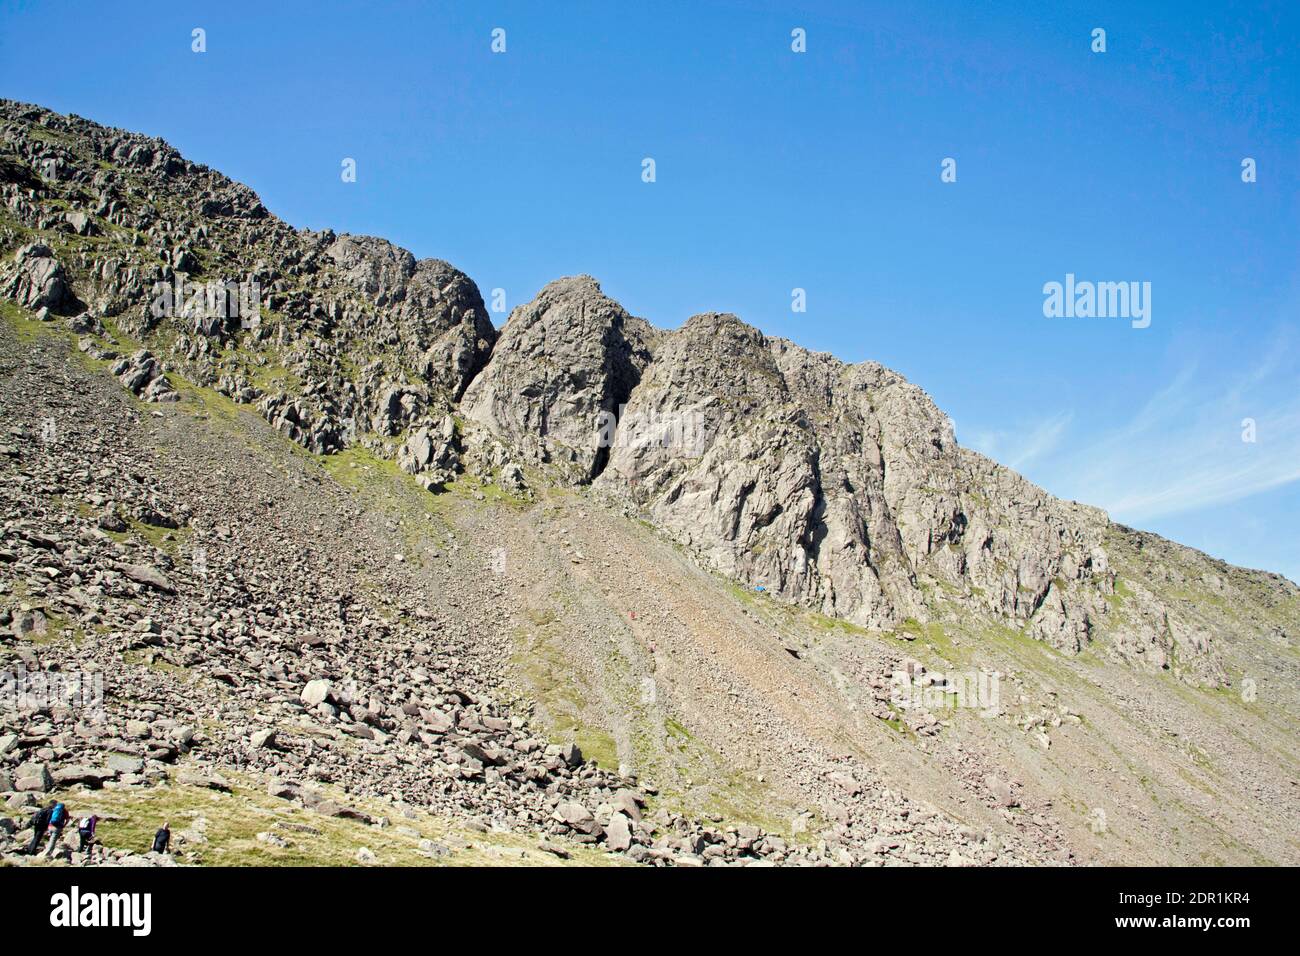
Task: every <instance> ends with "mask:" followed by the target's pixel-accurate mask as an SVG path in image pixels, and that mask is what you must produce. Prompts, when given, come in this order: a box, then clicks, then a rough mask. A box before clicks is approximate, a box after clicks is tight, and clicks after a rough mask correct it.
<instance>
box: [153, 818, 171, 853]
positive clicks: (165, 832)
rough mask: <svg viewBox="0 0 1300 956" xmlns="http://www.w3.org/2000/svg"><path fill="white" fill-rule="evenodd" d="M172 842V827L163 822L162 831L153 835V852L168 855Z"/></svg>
mask: <svg viewBox="0 0 1300 956" xmlns="http://www.w3.org/2000/svg"><path fill="white" fill-rule="evenodd" d="M171 842H172V826H171V824H170V823H167V822H165V821H164V822H163V825H162V829H161V830H159V831H158V832H157V833H155V834H154V835H153V852H155V853H166V852H167V847H168V846H170V845H171Z"/></svg>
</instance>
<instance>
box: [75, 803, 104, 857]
mask: <svg viewBox="0 0 1300 956" xmlns="http://www.w3.org/2000/svg"><path fill="white" fill-rule="evenodd" d="M98 824H99V817H97V816H95V815H94V814H93V813H92V814H91V815H90V816H88V817H86V818H84V819H83V820H82V821H81V823H80V824H78V825H77V836H78V837H80V838H81V845H80V846H79V847H78V849H79V851H80V852H82V853H85V854H86V860H87V862H93V861H94V859H95V827H96V826H97V825H98Z"/></svg>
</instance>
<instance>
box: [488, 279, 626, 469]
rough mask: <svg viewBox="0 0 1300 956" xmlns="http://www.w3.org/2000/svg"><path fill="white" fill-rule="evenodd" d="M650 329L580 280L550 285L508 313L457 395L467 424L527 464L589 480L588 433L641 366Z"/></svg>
mask: <svg viewBox="0 0 1300 956" xmlns="http://www.w3.org/2000/svg"><path fill="white" fill-rule="evenodd" d="M651 339H652V332H651V329H650V327H649V325H648V324H647V323H646V322H644V321H643V320H641V319H636V318H633V317H632V316H630V315H628V314H627V312H625V311H624V310H623V308H622V307H621V306H619V305H618V303H616V302H614V301H612V300H611V299H609V298H607V297H606V296H605V295H604V294H603V293H602V292H601V291H600V286H599V285H598V284H597V283H596V281H595V280H594V279H592V278H591V277H590V276H576V277H573V278H568V279H560V280H558V281H556V282H552V283H551V284H550V285H548V286H546V288H544V289H542V291H541V292H540V293H538V295H537V298H536V299H534V300H533V301H532V302H530V303H528V304H527V305H523V306H520V307H519V308H517V309H515V311H514V312H513V313H511V316H510V320H509V321H508V322H507V323H506V326H505V329H504V330H503V332H502V335H501V339H500V341H499V342H498V343H497V346H496V348H495V350H494V356H495V359H494V361H491V362H490V363H489V364H488V366H487V368H486V369H485V370H484V371H483V373H482V374H481V375H480V376H479V377H478V378H476V379H475V380H474V382H473V383H472V384H471V385H470V387H469V389H468V390H467V391H466V393H465V397H464V400H463V402H462V409H463V411H464V413H465V415H466V416H467V417H468V418H469V419H470V420H471V421H473V422H476V423H478V424H480V425H484V426H486V427H487V428H488V429H489V430H490V431H491V432H492V433H493V434H495V435H498V436H500V437H503V438H505V439H507V440H508V441H509V442H510V443H511V444H512V445H513V446H514V447H515V448H516V449H517V450H518V451H519V452H520V453H521V454H522V455H523V457H524V459H525V460H526V461H528V462H534V463H537V464H542V465H550V466H554V469H553V470H555V471H556V472H557V473H558V474H561V475H563V476H565V477H567V478H568V479H570V480H573V481H579V482H581V481H587V480H589V479H591V478H592V477H594V476H595V475H596V474H598V473H599V471H600V469H601V468H602V467H603V465H604V461H605V458H606V456H607V453H606V450H605V449H603V448H602V447H601V445H600V441H599V437H598V429H599V424H600V420H601V415H602V413H616V412H617V410H618V407H619V406H620V405H621V404H622V403H623V402H625V401H626V400H627V397H628V396H629V395H630V394H631V391H632V389H633V388H634V387H635V385H636V382H637V380H638V379H639V378H640V375H641V370H642V369H643V368H644V367H645V366H646V364H647V363H648V362H649V357H650V343H651Z"/></svg>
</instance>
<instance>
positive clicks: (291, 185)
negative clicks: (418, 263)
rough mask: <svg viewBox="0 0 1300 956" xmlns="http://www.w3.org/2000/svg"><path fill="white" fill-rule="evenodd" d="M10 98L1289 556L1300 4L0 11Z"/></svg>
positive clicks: (1295, 418) (1150, 510) (298, 214)
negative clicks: (1080, 314) (1073, 290)
mask: <svg viewBox="0 0 1300 956" xmlns="http://www.w3.org/2000/svg"><path fill="white" fill-rule="evenodd" d="M1133 7H1140V9H1136V10H1135V9H1131V8H1133ZM195 27H202V28H203V29H205V30H206V31H207V47H208V49H207V52H206V53H203V54H196V53H193V52H192V51H191V48H190V47H191V30H193V29H194V28H195ZM497 27H500V28H503V29H504V30H505V31H506V52H505V53H504V54H493V53H492V52H491V49H490V43H491V32H492V30H493V29H494V28H497ZM796 27H801V28H803V29H804V30H806V32H807V52H806V53H803V54H796V53H794V52H793V51H792V50H791V35H790V34H791V30H792V29H794V28H796ZM1096 27H1101V28H1104V29H1105V30H1106V45H1107V50H1106V52H1105V53H1094V52H1092V50H1091V42H1092V40H1091V31H1092V30H1093V29H1094V28H1096ZM0 95H4V96H8V97H12V98H16V99H20V100H25V101H30V102H35V103H39V104H42V105H44V106H48V107H51V108H53V109H56V110H59V111H62V112H75V113H78V114H81V115H83V116H86V117H88V118H90V119H94V120H96V121H98V122H102V123H107V124H110V125H115V126H122V127H125V128H129V129H133V130H139V131H142V132H145V133H148V134H150V135H157V136H161V137H162V138H164V139H166V140H167V141H168V142H170V143H172V144H173V145H175V146H176V147H177V148H178V149H180V150H181V151H182V152H183V153H184V154H185V155H186V156H188V157H189V158H191V159H193V160H196V161H198V162H203V163H207V164H208V165H210V166H213V167H215V168H217V169H220V170H222V171H223V172H225V173H227V174H228V175H230V176H232V177H233V178H235V179H238V180H241V181H244V182H246V183H248V184H250V185H251V186H252V187H253V188H254V189H255V190H256V191H257V192H258V193H259V195H260V196H261V197H262V199H263V201H264V202H265V203H266V205H267V206H268V207H269V208H270V209H271V210H272V211H273V212H275V213H276V214H277V215H279V216H281V217H282V218H284V219H285V220H287V221H288V222H290V223H292V224H294V225H297V226H310V227H313V228H325V227H329V228H333V229H335V230H337V231H340V232H343V231H346V232H356V233H370V234H375V235H380V236H384V237H386V238H389V239H391V240H393V241H394V242H397V243H399V244H401V245H404V246H406V247H408V248H410V249H411V250H412V251H413V252H415V254H416V255H418V256H437V257H440V258H445V259H447V260H449V261H451V262H452V263H453V264H455V265H456V266H458V267H460V268H461V269H464V270H465V271H466V272H467V273H469V275H470V276H472V277H473V278H474V279H475V281H476V282H478V284H479V286H480V288H482V289H483V290H484V294H485V295H487V294H488V292H489V290H491V289H493V288H497V287H500V288H503V289H505V290H506V295H507V304H508V305H509V306H511V307H513V306H514V305H517V304H519V303H520V302H523V301H526V300H527V299H529V298H531V297H532V296H533V295H534V294H535V293H536V291H537V290H538V289H539V288H540V287H541V286H542V285H544V284H545V283H546V282H548V281H549V280H551V279H553V278H556V277H558V276H562V275H571V274H574V273H579V272H585V273H590V274H592V275H594V276H596V277H597V278H598V279H599V280H600V281H601V283H602V285H603V286H604V289H605V291H606V292H607V293H608V294H609V295H611V296H613V297H614V298H616V299H618V300H619V301H621V302H622V303H623V304H624V306H625V307H627V309H628V310H629V311H631V312H633V313H635V314H638V315H642V316H644V317H646V318H647V319H649V320H651V321H652V322H654V323H655V324H656V325H659V326H662V327H674V326H677V325H679V324H681V322H683V321H684V320H685V319H686V318H687V317H688V316H690V315H692V314H694V313H696V312H701V311H706V310H727V311H733V312H736V313H737V314H738V315H740V316H741V317H742V318H744V319H745V320H747V321H749V322H751V323H753V324H754V325H756V326H758V327H759V328H761V329H763V330H764V331H765V332H768V333H769V334H773V335H781V336H785V337H788V338H790V339H793V340H794V341H796V342H798V343H800V344H802V345H805V346H808V347H810V348H814V349H819V350H825V351H829V352H833V353H835V354H836V355H838V356H840V357H842V358H844V359H847V360H851V361H858V360H864V359H875V360H877V361H880V362H883V363H884V364H886V365H889V366H891V367H893V368H896V369H898V370H899V371H901V372H902V373H904V374H905V375H907V376H908V377H909V378H910V379H912V380H913V381H915V382H916V383H917V384H919V385H921V386H922V387H923V388H925V389H926V390H927V391H929V392H930V394H931V395H932V396H934V398H935V400H936V401H937V402H938V404H939V405H940V407H941V408H943V409H944V410H946V411H947V412H948V413H949V414H950V415H951V416H952V418H953V419H954V421H955V423H956V426H957V433H958V437H959V439H960V440H961V441H962V442H963V443H964V444H967V445H971V446H973V447H975V448H978V449H980V450H982V451H985V452H987V453H989V454H991V455H993V456H994V457H996V458H998V459H999V460H1001V461H1003V462H1005V463H1007V464H1009V465H1013V466H1014V467H1016V468H1017V469H1018V470H1020V471H1022V472H1023V473H1025V474H1026V475H1027V476H1028V477H1030V478H1031V479H1033V480H1034V481H1036V482H1038V483H1039V484H1041V485H1043V486H1044V487H1046V488H1047V489H1048V490H1050V491H1052V492H1053V493H1056V494H1058V495H1061V496H1064V497H1069V498H1076V499H1078V500H1082V501H1087V502H1090V503H1093V504H1098V505H1101V506H1103V507H1105V508H1107V509H1108V510H1109V511H1111V513H1112V516H1113V517H1115V518H1116V519H1117V520H1122V521H1125V522H1126V523H1130V524H1134V525H1137V526H1140V527H1144V528H1149V529H1151V530H1154V531H1157V532H1159V533H1162V534H1165V535H1167V536H1169V537H1172V538H1174V539H1176V540H1179V541H1183V542H1185V543H1187V544H1191V545H1193V546H1196V547H1199V548H1203V549H1204V550H1206V551H1208V552H1210V553H1211V554H1214V555H1216V556H1218V557H1223V558H1225V559H1227V560H1230V561H1233V562H1235V563H1239V564H1245V565H1248V566H1253V567H1263V568H1267V569H1270V570H1275V571H1280V572H1283V573H1285V574H1287V575H1288V576H1289V577H1291V578H1292V579H1300V534H1297V533H1296V532H1297V521H1296V516H1297V515H1300V387H1298V386H1300V314H1298V308H1297V307H1298V305H1300V179H1298V177H1300V171H1298V170H1300V5H1298V4H1295V3H1292V2H1279V3H1266V2H1261V3H1253V4H1234V3H1228V2H1224V3H1199V2H1195V0H1186V2H1179V3H1143V4H1133V3H1086V4H1085V3H1068V2H1066V3H1051V4H1048V3H1015V2H1007V3H997V4H993V3H988V4H985V3H980V4H975V3H967V4H952V3H939V2H932V3H914V4H895V3H890V4H884V3H880V4H875V3H854V4H849V3H841V4H836V3H806V4H790V3H763V2H750V3H739V2H734V3H727V2H712V3H710V2H696V3H655V4H645V5H634V4H624V3H617V4H615V3H607V4H595V3H554V4H550V3H548V4H541V3H493V2H475V3H469V2H466V3H455V4H451V3H447V4H440V3H422V4H414V3H412V4H384V3H370V4H363V3H355V4H336V3H328V2H320V0H317V2H312V3H302V4H293V3H275V4H270V3H260V4H245V3H239V2H226V3H219V4H218V3H212V4H205V3H186V4H175V3H131V4H104V3H84V4H80V3H43V4H34V3H15V2H8V0H6V2H0ZM344 157H351V158H354V159H355V160H356V161H357V174H358V178H357V182H356V183H343V182H342V181H341V177H340V175H339V173H340V163H341V161H342V159H343V158H344ZM645 157H653V158H654V160H655V162H656V173H657V181H656V182H654V183H644V182H642V180H641V162H642V159H643V158H645ZM946 157H952V158H954V159H955V160H956V161H957V181H956V182H955V183H943V182H941V180H940V164H941V161H942V160H943V159H944V158H946ZM1244 157H1253V158H1254V159H1255V161H1256V163H1257V169H1258V181H1257V182H1255V183H1251V184H1246V183H1243V182H1242V181H1241V161H1242V159H1243V158H1244ZM1067 273H1073V274H1075V275H1076V276H1078V277H1079V278H1080V279H1081V280H1082V279H1090V280H1094V281H1144V282H1150V283H1151V288H1152V296H1151V298H1152V301H1151V318H1152V321H1151V325H1150V327H1149V328H1146V329H1134V328H1132V327H1131V326H1130V323H1129V322H1128V321H1127V320H1125V319H1122V318H1107V319H1102V318H1051V319H1049V318H1045V317H1044V315H1043V285H1044V283H1047V282H1051V281H1064V277H1065V275H1066V274H1067ZM796 287H799V288H803V289H805V290H806V294H807V311H806V312H804V313H796V312H792V310H791V290H792V289H793V288H796ZM497 319H498V322H499V321H500V319H501V317H497ZM1246 418H1251V419H1253V420H1254V421H1255V430H1256V441H1255V442H1253V443H1251V442H1244V441H1242V421H1243V419H1246Z"/></svg>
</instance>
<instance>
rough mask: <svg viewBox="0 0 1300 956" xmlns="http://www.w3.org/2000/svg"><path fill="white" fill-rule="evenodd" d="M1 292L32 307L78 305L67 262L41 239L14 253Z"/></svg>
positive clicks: (69, 307) (64, 308)
mask: <svg viewBox="0 0 1300 956" xmlns="http://www.w3.org/2000/svg"><path fill="white" fill-rule="evenodd" d="M0 294H3V295H4V296H5V297H7V298H10V299H13V300H15V301H16V302H18V303H19V304H20V305H23V306H25V307H27V308H29V309H32V310H37V309H49V310H50V311H51V312H64V311H71V310H73V309H74V308H75V305H76V297H75V296H74V295H73V294H72V289H71V287H70V286H69V285H68V274H67V272H66V271H65V270H64V268H63V264H62V263H60V262H59V260H58V259H56V258H55V256H54V253H53V251H52V250H51V249H50V247H49V246H46V245H43V244H41V243H30V244H28V245H25V246H23V247H22V248H21V249H19V250H18V251H17V252H16V253H15V254H14V258H13V264H12V265H11V266H10V268H9V269H8V270H7V271H6V273H5V276H4V280H3V282H2V283H0Z"/></svg>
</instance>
